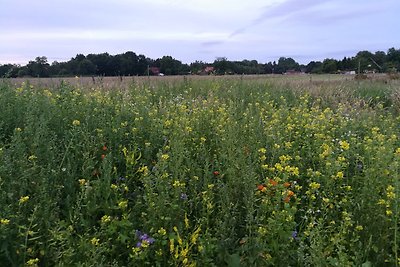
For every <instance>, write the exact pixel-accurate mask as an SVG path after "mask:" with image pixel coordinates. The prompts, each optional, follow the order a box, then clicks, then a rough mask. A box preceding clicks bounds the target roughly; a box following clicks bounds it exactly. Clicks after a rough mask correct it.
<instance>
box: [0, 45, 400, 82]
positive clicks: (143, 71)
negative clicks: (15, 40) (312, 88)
mask: <svg viewBox="0 0 400 267" xmlns="http://www.w3.org/2000/svg"><path fill="white" fill-rule="evenodd" d="M398 70H400V49H395V48H390V49H388V51H387V52H384V51H377V52H375V53H371V52H369V51H360V52H358V53H357V54H356V55H355V56H353V57H344V58H343V59H342V60H337V59H332V58H327V59H324V60H323V61H311V62H310V63H308V64H307V65H303V64H299V63H297V62H296V61H295V60H294V59H293V58H290V57H281V58H279V59H278V60H277V61H273V62H268V63H265V64H263V63H259V62H257V60H242V61H230V60H228V59H227V58H224V57H221V58H217V59H216V60H215V61H214V62H212V63H207V62H202V61H195V62H193V63H190V64H184V63H182V62H181V61H179V60H177V59H175V58H173V57H171V56H163V57H162V58H158V59H155V60H154V59H151V58H148V57H146V56H144V55H137V54H136V53H134V52H132V51H129V52H125V53H123V54H117V55H110V54H108V53H101V54H89V55H87V56H85V55H82V54H78V55H76V57H74V58H71V60H69V61H67V62H57V61H54V62H53V63H51V64H50V63H49V62H48V60H47V57H45V56H41V57H36V59H35V60H32V61H29V63H28V64H27V65H25V66H21V65H16V64H4V65H0V77H3V78H12V77H67V76H136V75H140V76H142V75H187V74H199V75H210V74H214V75H224V74H285V73H300V72H301V73H321V74H322V73H332V74H333V73H372V72H380V73H388V72H397V71H398Z"/></svg>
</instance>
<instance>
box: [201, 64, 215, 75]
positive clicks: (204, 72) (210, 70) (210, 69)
mask: <svg viewBox="0 0 400 267" xmlns="http://www.w3.org/2000/svg"><path fill="white" fill-rule="evenodd" d="M214 71H215V68H214V67H213V66H207V67H205V68H204V69H202V70H201V71H199V73H198V74H200V75H210V74H213V73H214Z"/></svg>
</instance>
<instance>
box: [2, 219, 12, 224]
mask: <svg viewBox="0 0 400 267" xmlns="http://www.w3.org/2000/svg"><path fill="white" fill-rule="evenodd" d="M9 223H10V220H9V219H1V220H0V224H3V225H7V224H9Z"/></svg>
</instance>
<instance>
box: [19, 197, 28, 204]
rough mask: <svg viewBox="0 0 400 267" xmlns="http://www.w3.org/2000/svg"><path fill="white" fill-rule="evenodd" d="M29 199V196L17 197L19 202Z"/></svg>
mask: <svg viewBox="0 0 400 267" xmlns="http://www.w3.org/2000/svg"><path fill="white" fill-rule="evenodd" d="M28 200H29V196H24V197H21V198H20V199H19V204H23V203H25V202H27V201H28Z"/></svg>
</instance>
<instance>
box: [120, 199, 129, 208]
mask: <svg viewBox="0 0 400 267" xmlns="http://www.w3.org/2000/svg"><path fill="white" fill-rule="evenodd" d="M118 207H120V208H121V209H126V208H127V207H128V201H126V200H124V201H120V202H119V203H118Z"/></svg>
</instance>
